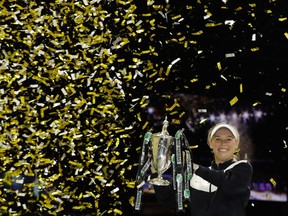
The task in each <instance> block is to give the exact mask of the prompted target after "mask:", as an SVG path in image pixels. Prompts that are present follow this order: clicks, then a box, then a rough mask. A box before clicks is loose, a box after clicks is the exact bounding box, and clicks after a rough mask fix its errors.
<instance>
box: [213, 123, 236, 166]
mask: <svg viewBox="0 0 288 216" xmlns="http://www.w3.org/2000/svg"><path fill="white" fill-rule="evenodd" d="M238 144H239V142H238V140H236V138H235V137H234V135H233V134H232V132H231V131H230V130H229V129H227V128H220V129H218V130H217V131H216V132H215V134H214V135H213V137H212V138H211V140H210V143H209V146H210V148H211V149H212V151H213V153H214V158H215V162H216V163H217V164H219V163H223V162H226V161H228V160H231V159H233V157H234V153H235V152H236V150H237V149H238Z"/></svg>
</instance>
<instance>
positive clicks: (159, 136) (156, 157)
mask: <svg viewBox="0 0 288 216" xmlns="http://www.w3.org/2000/svg"><path fill="white" fill-rule="evenodd" d="M168 124H169V123H168V121H167V117H166V118H165V120H164V121H163V127H162V131H161V132H160V133H156V134H152V137H151V148H152V159H151V164H152V166H153V167H154V168H155V169H156V171H157V174H158V176H157V177H156V178H153V179H151V180H150V181H149V183H151V184H153V185H158V186H168V185H169V184H170V183H169V181H167V180H166V179H164V178H163V177H162V175H163V173H164V172H165V171H166V170H168V168H169V167H170V165H171V145H173V142H174V138H173V137H172V136H170V135H169V133H168V131H167V128H168Z"/></svg>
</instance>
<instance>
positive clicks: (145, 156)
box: [134, 132, 152, 211]
mask: <svg viewBox="0 0 288 216" xmlns="http://www.w3.org/2000/svg"><path fill="white" fill-rule="evenodd" d="M151 136H152V133H151V132H147V133H145V135H144V140H143V143H142V150H141V157H140V161H139V166H138V172H137V177H136V181H137V184H138V185H137V189H136V200H135V206H134V209H135V210H136V211H139V210H141V207H142V196H143V188H144V185H145V175H146V172H147V170H148V169H149V167H150V165H151V154H149V142H150V140H151Z"/></svg>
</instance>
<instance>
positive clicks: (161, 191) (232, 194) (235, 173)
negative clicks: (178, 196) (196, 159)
mask: <svg viewBox="0 0 288 216" xmlns="http://www.w3.org/2000/svg"><path fill="white" fill-rule="evenodd" d="M239 142H240V136H239V132H238V130H237V129H236V128H235V127H234V126H232V125H230V124H228V123H218V124H216V125H215V126H213V127H212V128H211V129H210V130H209V131H208V137H207V143H208V145H209V147H210V148H211V150H212V152H213V154H214V160H213V161H212V163H211V166H210V167H204V166H201V165H198V164H193V176H192V178H191V180H190V200H189V208H188V212H189V215H191V216H221V215H225V216H245V215H246V206H247V204H248V200H249V196H250V184H251V178H252V173H253V169H252V166H251V164H250V163H249V162H248V161H247V160H239V161H238V160H237V158H236V157H235V155H236V153H237V152H239ZM151 171H152V173H155V169H154V168H153V166H151ZM152 175H153V174H152ZM154 189H155V192H156V196H157V199H158V201H159V202H161V203H163V204H164V205H166V206H168V207H170V208H171V207H175V192H174V191H173V189H172V188H171V187H164V186H157V185H155V186H154Z"/></svg>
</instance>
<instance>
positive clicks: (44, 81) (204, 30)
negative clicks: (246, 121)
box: [0, 0, 287, 215]
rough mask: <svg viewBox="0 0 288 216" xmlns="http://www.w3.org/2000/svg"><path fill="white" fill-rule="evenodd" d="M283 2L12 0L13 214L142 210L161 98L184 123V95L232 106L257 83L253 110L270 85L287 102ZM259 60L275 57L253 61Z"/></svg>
mask: <svg viewBox="0 0 288 216" xmlns="http://www.w3.org/2000/svg"><path fill="white" fill-rule="evenodd" d="M258 6H259V7H258ZM281 6H282V1H280V0H275V1H268V0H267V1H263V2H262V3H260V2H259V3H258V2H257V4H256V3H255V2H254V1H249V3H248V2H234V1H222V2H216V1H209V0H207V1H183V2H182V1H181V2H179V1H175V0H174V1H162V0H161V1H151V0H147V1H135V0H129V1H118V0H115V1H114V0H107V1H106V0H105V1H99V0H93V1H86V0H84V1H78V0H76V1H72V2H69V1H66V0H57V1H49V2H46V1H2V2H1V3H0V17H1V22H0V48H1V49H0V50H1V51H0V132H1V133H0V147H1V148H0V161H1V173H0V174H1V176H0V177H1V181H0V188H1V190H0V195H1V201H0V206H1V207H0V209H1V210H0V211H1V213H10V214H11V215H12V214H31V213H32V212H33V213H35V214H36V213H37V214H40V215H41V214H48V215H59V214H60V215H61V214H69V213H71V212H75V213H76V214H77V213H79V214H81V213H85V212H95V214H96V215H105V214H111V215H126V214H125V213H126V212H131V209H132V208H133V207H132V204H131V203H133V202H132V201H131V200H134V199H135V197H134V196H135V193H134V189H135V184H134V180H135V179H134V178H135V173H136V169H137V161H138V157H137V155H138V154H139V151H140V150H139V147H140V145H141V143H140V141H139V140H141V138H142V136H143V134H144V133H145V132H146V131H147V130H153V129H155V128H157V123H154V122H153V121H151V119H148V118H147V109H148V108H149V107H150V105H151V104H152V103H155V102H153V101H156V103H159V104H160V103H161V104H162V103H163V104H165V105H164V107H163V110H162V111H161V112H165V115H167V114H168V115H169V116H170V117H171V119H173V120H172V123H173V124H174V125H176V126H177V127H178V126H180V125H181V124H182V123H183V122H184V121H185V118H186V117H187V116H188V114H187V111H186V110H184V109H183V108H182V105H181V103H180V102H179V101H177V100H176V99H175V97H174V94H175V93H179V92H180V93H181V92H191V93H193V94H203V95H205V94H207V95H208V96H214V94H216V96H217V95H218V94H219V95H221V96H224V97H226V98H229V99H230V101H229V100H226V102H225V106H226V107H228V106H229V105H230V106H237V105H238V104H241V103H242V100H243V98H244V97H245V96H250V95H249V94H251V92H252V93H255V91H256V90H255V89H256V87H257V89H258V88H259V93H257V96H256V97H257V98H254V99H253V102H252V105H251V106H256V105H257V106H258V105H261V104H263V103H264V102H265V101H264V99H263V97H264V96H265V92H270V89H264V90H262V89H261V88H260V86H269V88H271V89H272V87H273V86H277V89H278V91H277V92H273V94H272V93H271V94H272V95H271V100H274V98H277V100H278V101H277V103H278V104H282V105H285V103H284V101H285V98H286V97H287V91H286V89H287V83H285V82H284V80H282V79H281V77H280V75H279V74H280V72H279V74H277V73H276V74H275V73H274V71H281V70H283V69H282V66H281V64H279V65H280V66H279V65H274V64H269V63H271V62H269V61H268V60H269V59H271V58H270V57H271V56H273V57H275V58H277V61H279V62H281V61H280V59H281V57H282V56H281V55H282V54H281V55H280V54H279V53H275V52H276V51H273V50H277V49H272V50H269V47H268V46H267V47H266V44H271V46H272V45H273V44H274V43H276V41H277V42H278V43H281V41H285V42H286V43H287V30H285V31H284V26H285V25H286V24H287V17H286V16H285V14H284V9H282V7H281ZM261 20H264V21H261ZM264 23H265V25H264ZM267 23H268V24H267ZM268 25H271V26H273V28H270V27H269V28H268V27H267V29H266V28H265V26H268ZM271 35H273V36H275V38H274V37H273V39H270V37H272V36H271ZM272 51H273V52H272ZM259 56H261V58H260V57H259ZM263 56H264V57H263ZM259 58H260V59H262V58H264V59H266V60H267V61H265V63H264V64H263V65H262V64H259V66H258V67H255V68H254V67H250V64H256V63H255V62H254V61H259ZM251 62H252V63H251ZM266 66H267V67H266ZM268 66H269V67H268ZM247 68H248V69H250V70H251V71H249V70H248V69H247ZM251 68H253V69H251ZM246 70H247V71H246ZM271 71H273V73H272V72H271ZM255 76H256V81H255V78H254V77H255ZM264 78H267V79H266V80H268V81H263V83H262V84H261V80H264ZM264 82H265V83H264ZM267 82H268V83H267ZM239 85H240V93H241V95H238V93H239ZM279 86H280V91H279ZM267 88H268V87H267ZM243 89H245V91H243ZM223 92H224V93H223ZM271 92H272V91H271ZM235 95H237V96H235ZM233 97H234V98H233ZM231 98H233V99H232V100H231ZM275 100H276V99H275ZM255 101H257V102H255ZM236 102H237V103H236ZM280 102H282V103H280ZM286 105H287V104H286ZM201 109H202V110H203V111H200V113H203V114H204V115H205V114H207V113H210V112H212V111H215V110H213V108H212V107H203V108H201ZM160 115H161V113H160ZM206 121H207V118H203V119H202V120H200V121H199V122H200V124H205V122H206ZM285 146H286V144H285Z"/></svg>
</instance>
